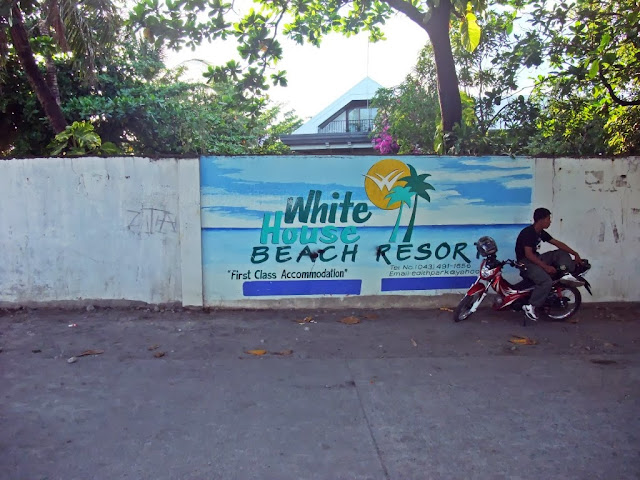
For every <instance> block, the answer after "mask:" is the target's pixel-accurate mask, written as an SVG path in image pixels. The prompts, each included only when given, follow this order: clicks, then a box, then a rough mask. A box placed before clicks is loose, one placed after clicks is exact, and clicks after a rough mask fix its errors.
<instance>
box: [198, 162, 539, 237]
mask: <svg viewBox="0 0 640 480" xmlns="http://www.w3.org/2000/svg"><path fill="white" fill-rule="evenodd" d="M384 158H396V159H398V160H400V161H402V162H404V163H405V164H411V165H413V166H414V168H415V169H416V170H417V171H418V173H429V174H430V175H431V177H429V179H428V181H429V182H430V183H431V184H432V185H433V186H434V187H435V189H436V190H435V191H433V192H431V191H430V192H429V193H430V195H431V202H430V203H428V202H426V200H423V199H420V202H419V208H418V212H417V217H416V224H417V225H436V224H438V225H455V224H510V223H517V224H521V223H529V222H530V217H531V212H532V207H531V196H532V187H533V168H532V160H530V159H526V158H515V159H512V158H509V157H416V156H413V157H412V156H406V157H405V156H402V157H381V156H362V157H354V156H352V157H342V156H278V157H267V156H260V157H244V156H243V157H202V158H201V163H200V165H201V166H200V175H201V178H200V181H201V186H202V191H201V192H202V213H203V227H205V228H225V227H227V228H228V227H231V228H233V227H244V228H250V227H254V228H259V227H260V226H261V224H262V219H263V216H264V213H265V212H274V211H277V210H284V208H285V206H286V202H287V199H288V198H289V197H298V196H302V197H304V198H306V197H307V195H308V193H309V190H321V191H322V192H323V197H322V198H323V200H324V201H326V202H329V201H331V200H332V199H331V194H332V193H333V192H338V193H339V194H340V198H342V197H343V196H344V192H346V191H351V192H353V201H354V202H367V203H369V202H368V199H367V197H366V194H365V190H364V174H366V173H367V172H368V170H369V168H370V167H371V166H372V165H373V164H374V163H376V162H378V161H380V160H382V159H384ZM370 210H371V211H372V212H374V215H373V216H372V218H371V221H370V222H368V223H367V224H368V225H389V224H391V225H393V223H394V222H395V220H396V218H397V211H396V210H386V211H385V210H380V209H378V208H377V207H375V206H373V205H370ZM406 217H407V218H406V219H405V221H404V223H406V221H408V215H406Z"/></svg>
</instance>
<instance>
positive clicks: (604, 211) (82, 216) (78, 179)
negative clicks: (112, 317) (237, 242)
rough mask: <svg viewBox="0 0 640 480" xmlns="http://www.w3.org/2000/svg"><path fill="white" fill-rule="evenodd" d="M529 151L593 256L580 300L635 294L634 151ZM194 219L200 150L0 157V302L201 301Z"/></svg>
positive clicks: (541, 188) (639, 217) (538, 198)
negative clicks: (569, 154)
mask: <svg viewBox="0 0 640 480" xmlns="http://www.w3.org/2000/svg"><path fill="white" fill-rule="evenodd" d="M532 161H533V162H535V187H534V194H533V205H532V210H533V208H535V207H537V206H545V207H547V208H549V209H550V210H551V211H552V212H553V223H552V225H551V228H550V229H549V231H550V233H551V234H552V235H554V236H555V237H556V238H558V239H560V240H562V241H565V242H566V243H568V244H569V245H571V246H572V247H574V248H575V249H576V250H577V251H578V252H580V253H581V254H582V255H583V256H584V257H586V258H589V260H590V261H591V263H592V264H593V265H594V267H593V270H592V272H591V273H590V274H589V277H588V278H589V279H590V281H591V282H592V284H593V286H594V296H593V297H588V295H587V296H586V297H587V298H585V300H587V301H589V300H591V301H640V281H639V280H638V278H639V275H640V258H639V257H638V254H637V252H638V251H639V248H638V247H639V246H640V188H639V186H640V171H639V168H638V166H639V164H640V158H638V157H633V158H618V159H615V160H611V159H602V158H593V159H569V158H561V159H555V160H553V159H535V160H533V159H532ZM200 228H201V222H200V176H199V160H198V159H181V160H175V159H162V160H149V159H145V158H131V157H125V158H79V159H67V158H48V159H15V160H0V305H28V304H37V303H52V302H77V301H85V302H86V301H91V300H95V301H118V300H125V301H141V302H148V303H173V302H178V303H183V304H184V305H194V306H200V305H202V256H201V233H200ZM403 298H404V297H398V299H397V301H399V302H402V303H403V304H404V303H405V302H404V301H403ZM389 301H390V299H389V297H386V299H385V305H386V306H391V305H390V304H389ZM334 303H335V300H334ZM338 303H339V302H338ZM392 303H393V302H392Z"/></svg>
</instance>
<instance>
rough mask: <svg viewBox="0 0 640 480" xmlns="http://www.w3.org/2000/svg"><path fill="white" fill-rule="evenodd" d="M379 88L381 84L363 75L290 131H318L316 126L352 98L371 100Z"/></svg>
mask: <svg viewBox="0 0 640 480" xmlns="http://www.w3.org/2000/svg"><path fill="white" fill-rule="evenodd" d="M379 88H382V85H380V84H379V83H378V82H376V81H375V80H372V79H371V78H369V77H365V78H364V79H363V80H361V81H360V82H358V83H357V84H356V85H354V86H353V87H351V88H350V89H349V90H348V91H347V92H345V93H344V94H343V95H342V96H340V97H339V98H337V99H336V100H335V101H334V102H333V103H331V104H330V105H329V106H327V107H326V108H324V109H323V110H322V111H321V112H320V113H318V114H317V115H315V116H313V117H312V118H311V119H310V120H308V121H307V122H306V123H304V124H303V125H302V126H300V127H299V128H298V129H297V130H296V131H294V132H293V133H292V135H303V134H314V133H318V127H319V126H320V125H321V124H322V123H323V122H325V121H326V120H328V119H329V118H331V116H332V115H334V114H335V113H337V112H339V111H340V110H341V109H342V108H344V107H345V106H347V105H348V104H349V103H350V102H353V101H354V100H371V99H372V98H373V96H374V95H375V93H376V92H377V91H378V89H379Z"/></svg>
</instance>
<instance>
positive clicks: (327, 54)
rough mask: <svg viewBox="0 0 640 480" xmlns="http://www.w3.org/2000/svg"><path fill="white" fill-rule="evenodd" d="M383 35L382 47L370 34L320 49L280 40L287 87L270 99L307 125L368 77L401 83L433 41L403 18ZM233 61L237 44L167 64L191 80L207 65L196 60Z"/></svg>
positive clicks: (179, 56)
mask: <svg viewBox="0 0 640 480" xmlns="http://www.w3.org/2000/svg"><path fill="white" fill-rule="evenodd" d="M383 31H384V33H385V36H386V37H387V40H383V41H380V42H377V43H369V42H368V36H367V34H366V33H361V34H358V35H356V36H352V37H348V38H347V37H344V36H342V35H341V34H338V33H332V34H330V35H329V36H327V37H325V38H324V39H323V41H322V43H321V45H320V47H319V48H318V47H314V46H312V45H309V44H305V45H302V46H300V45H298V44H296V43H295V42H293V41H290V40H288V39H282V38H281V39H280V41H281V43H282V46H283V59H282V60H281V61H280V62H279V63H278V64H277V65H276V69H277V70H286V72H287V81H288V86H287V87H277V88H276V87H271V88H270V90H269V91H268V94H269V96H270V97H271V99H272V100H273V101H275V102H277V103H280V104H282V105H283V110H285V111H287V110H295V112H296V113H297V115H298V116H299V117H301V118H302V119H304V120H306V119H308V118H311V117H312V116H314V115H315V114H317V113H319V112H320V111H321V110H322V109H324V108H325V107H326V106H328V105H329V104H330V103H332V102H333V101H334V100H336V99H337V98H338V97H340V96H341V95H342V94H344V93H345V92H347V91H348V90H349V89H350V88H351V87H353V86H354V85H356V84H357V83H358V82H360V81H361V80H362V79H363V78H365V77H366V76H369V77H370V78H372V79H373V80H375V81H376V82H378V83H380V84H381V85H382V86H383V87H393V86H396V85H398V84H400V83H401V82H402V81H403V80H404V78H405V77H406V76H407V74H409V73H410V72H411V70H412V68H413V67H414V65H415V64H416V62H417V59H418V54H419V52H420V50H421V49H422V47H423V46H424V45H425V44H426V43H427V41H428V37H427V33H426V32H425V31H424V30H422V29H421V28H420V27H418V26H417V25H416V24H415V23H413V22H412V21H411V20H409V19H408V18H406V17H405V16H404V15H401V14H396V15H395V16H394V17H393V18H391V19H390V20H389V21H388V22H387V24H386V25H385V26H384V27H383ZM232 58H236V59H237V58H238V55H237V53H236V51H235V44H234V43H233V41H227V42H222V41H217V42H214V43H213V44H209V45H204V46H201V47H200V48H198V49H196V50H195V51H191V50H189V49H183V50H182V51H180V52H177V53H174V52H171V53H169V54H168V57H167V64H168V66H170V67H173V66H176V65H179V64H183V63H184V64H185V65H187V66H188V67H189V73H188V75H189V77H191V78H199V75H200V73H201V72H202V71H204V70H206V66H205V65H203V64H202V63H201V62H197V61H192V60H193V59H198V60H203V61H205V62H208V63H210V64H213V65H221V64H224V63H226V62H227V61H228V60H230V59H232ZM185 62H186V63H185Z"/></svg>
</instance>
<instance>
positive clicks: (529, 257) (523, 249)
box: [515, 208, 582, 320]
mask: <svg viewBox="0 0 640 480" xmlns="http://www.w3.org/2000/svg"><path fill="white" fill-rule="evenodd" d="M550 225H551V212H550V211H549V210H548V209H546V208H537V209H536V210H535V211H534V212H533V225H529V226H528V227H526V228H523V229H522V231H521V232H520V234H519V235H518V238H517V240H516V248H515V250H516V259H517V261H518V262H520V263H523V264H524V265H525V266H526V267H527V268H526V271H525V272H524V273H523V276H526V277H527V278H529V279H530V280H531V281H533V283H535V284H536V286H535V288H534V290H533V292H532V293H531V299H530V300H529V302H530V304H529V305H523V306H522V309H523V310H524V313H525V315H526V316H527V318H529V319H531V320H538V315H537V314H536V307H541V306H542V305H543V304H544V302H545V299H546V298H547V295H549V292H550V291H551V284H552V279H551V275H554V274H555V273H556V272H557V269H560V270H562V271H567V272H568V273H572V272H573V271H574V269H575V265H576V264H581V263H582V259H581V258H580V255H579V254H578V252H576V251H575V250H573V249H572V248H571V247H569V246H568V245H567V244H566V243H563V242H561V241H559V240H556V239H555V238H553V237H552V236H551V235H549V234H548V233H547V231H546V230H545V229H547V228H549V226H550ZM541 241H543V242H548V243H550V244H551V245H554V246H555V247H558V250H552V251H550V252H545V253H543V254H539V253H538V247H539V246H540V242H541ZM570 254H571V255H573V256H574V257H575V259H572V258H571V255H570Z"/></svg>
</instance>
